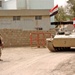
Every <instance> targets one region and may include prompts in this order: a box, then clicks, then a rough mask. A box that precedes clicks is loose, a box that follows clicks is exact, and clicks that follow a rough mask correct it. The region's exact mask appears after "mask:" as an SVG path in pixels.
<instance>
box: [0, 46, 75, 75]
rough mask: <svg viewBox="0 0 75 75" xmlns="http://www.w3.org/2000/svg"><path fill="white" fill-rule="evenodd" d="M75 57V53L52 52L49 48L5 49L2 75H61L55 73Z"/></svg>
mask: <svg viewBox="0 0 75 75" xmlns="http://www.w3.org/2000/svg"><path fill="white" fill-rule="evenodd" d="M73 56H75V53H74V52H65V51H64V52H55V53H52V52H50V51H49V50H48V49H47V48H36V47H35V48H34V47H32V48H31V47H17V48H4V49H3V50H2V59H3V61H0V75H61V74H59V71H57V72H58V74H55V72H56V71H55V72H54V73H53V70H55V69H56V68H57V66H58V65H59V64H60V63H63V62H65V61H66V60H68V59H70V58H71V57H73Z"/></svg>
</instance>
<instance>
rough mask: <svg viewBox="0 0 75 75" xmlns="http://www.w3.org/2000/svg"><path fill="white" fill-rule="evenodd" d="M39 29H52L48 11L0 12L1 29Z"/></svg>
mask: <svg viewBox="0 0 75 75" xmlns="http://www.w3.org/2000/svg"><path fill="white" fill-rule="evenodd" d="M36 17H37V18H36ZM38 18H39V19H38ZM37 27H40V28H42V29H43V30H49V29H50V17H49V12H48V10H0V29H23V30H36V29H35V28H37Z"/></svg>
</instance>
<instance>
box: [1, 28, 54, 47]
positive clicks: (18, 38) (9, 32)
mask: <svg viewBox="0 0 75 75" xmlns="http://www.w3.org/2000/svg"><path fill="white" fill-rule="evenodd" d="M32 32H37V31H23V30H20V29H0V34H1V36H2V37H3V42H4V47H21V46H24V47H25V46H30V33H32ZM38 32H43V33H44V32H49V33H50V32H51V33H52V34H54V33H55V30H49V31H38ZM47 37H48V35H47V36H46V38H47ZM48 38H49V37H48ZM34 44H35V46H37V45H36V43H34Z"/></svg>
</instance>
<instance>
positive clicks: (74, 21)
mask: <svg viewBox="0 0 75 75" xmlns="http://www.w3.org/2000/svg"><path fill="white" fill-rule="evenodd" d="M73 26H74V28H75V18H74V19H73Z"/></svg>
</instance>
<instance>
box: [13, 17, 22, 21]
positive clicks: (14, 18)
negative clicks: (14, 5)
mask: <svg viewBox="0 0 75 75" xmlns="http://www.w3.org/2000/svg"><path fill="white" fill-rule="evenodd" d="M20 18H21V16H13V20H20Z"/></svg>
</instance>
